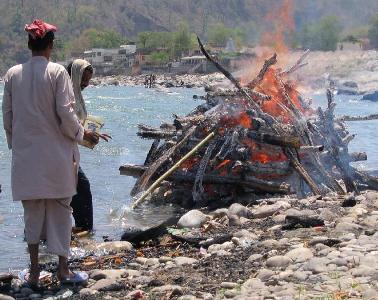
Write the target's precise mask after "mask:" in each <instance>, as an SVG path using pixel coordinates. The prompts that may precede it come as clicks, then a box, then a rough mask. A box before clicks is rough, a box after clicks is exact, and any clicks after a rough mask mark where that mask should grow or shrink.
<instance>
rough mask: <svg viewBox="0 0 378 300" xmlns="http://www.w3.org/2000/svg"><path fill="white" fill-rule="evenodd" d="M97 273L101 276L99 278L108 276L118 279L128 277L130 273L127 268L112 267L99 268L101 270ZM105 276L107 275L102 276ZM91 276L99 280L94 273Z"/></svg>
mask: <svg viewBox="0 0 378 300" xmlns="http://www.w3.org/2000/svg"><path fill="white" fill-rule="evenodd" d="M97 275H98V276H99V277H100V278H99V279H105V278H107V279H112V280H117V279H121V278H126V277H127V276H128V273H127V270H126V269H110V270H99V272H97ZM95 276H96V274H95ZM103 276H105V277H104V278H102V277H103ZM90 278H92V279H95V280H99V279H96V278H94V277H93V273H92V274H91V276H90Z"/></svg>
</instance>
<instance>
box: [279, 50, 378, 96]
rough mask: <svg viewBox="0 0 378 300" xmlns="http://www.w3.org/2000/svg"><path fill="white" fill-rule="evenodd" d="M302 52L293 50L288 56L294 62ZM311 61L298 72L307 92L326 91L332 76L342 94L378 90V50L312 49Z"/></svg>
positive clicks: (298, 77) (307, 60)
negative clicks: (325, 87) (328, 50)
mask: <svg viewBox="0 0 378 300" xmlns="http://www.w3.org/2000/svg"><path fill="white" fill-rule="evenodd" d="M300 55H301V53H300V52H294V53H291V54H290V55H289V56H288V57H287V59H286V60H287V61H289V64H288V65H290V64H291V63H293V62H294V61H295V60H296V59H298V57H299V56H300ZM305 61H306V62H307V63H308V64H307V65H305V66H304V67H303V68H301V69H299V70H298V71H296V72H295V73H294V75H295V76H297V79H298V80H299V81H300V82H302V84H301V85H302V86H305V87H306V91H308V92H314V91H318V90H321V91H322V90H324V86H325V84H326V80H328V79H332V80H333V81H334V82H335V84H336V87H337V88H339V89H340V91H341V92H342V93H344V92H345V93H347V94H348V93H352V94H365V93H370V92H373V91H376V90H378V52H377V51H376V50H370V51H362V50H361V51H348V50H344V51H335V52H321V51H314V52H310V54H309V55H308V57H307V58H306V59H305ZM286 63H287V62H286Z"/></svg>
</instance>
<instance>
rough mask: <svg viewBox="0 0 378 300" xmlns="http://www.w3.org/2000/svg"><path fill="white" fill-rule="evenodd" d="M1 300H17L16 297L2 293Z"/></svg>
mask: <svg viewBox="0 0 378 300" xmlns="http://www.w3.org/2000/svg"><path fill="white" fill-rule="evenodd" d="M0 300H15V299H14V298H13V297H11V296H7V295H4V294H0Z"/></svg>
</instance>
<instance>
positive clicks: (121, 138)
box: [0, 85, 378, 272]
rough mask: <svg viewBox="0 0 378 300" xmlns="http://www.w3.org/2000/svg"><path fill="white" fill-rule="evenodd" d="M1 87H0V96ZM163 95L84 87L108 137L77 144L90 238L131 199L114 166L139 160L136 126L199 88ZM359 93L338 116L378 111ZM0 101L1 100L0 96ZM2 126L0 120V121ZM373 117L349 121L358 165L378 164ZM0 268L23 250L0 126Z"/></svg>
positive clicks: (154, 121)
mask: <svg viewBox="0 0 378 300" xmlns="http://www.w3.org/2000/svg"><path fill="white" fill-rule="evenodd" d="M2 90H3V87H2V86H1V85H0V97H1V98H2ZM171 92H172V93H165V92H161V91H158V90H154V89H145V88H144V87H120V86H119V87H113V86H112V87H110V86H107V87H89V88H87V89H86V90H85V91H84V98H85V99H86V101H87V106H88V111H89V112H90V113H91V114H93V115H96V116H102V117H103V118H104V119H105V122H106V123H105V127H104V129H103V131H104V132H108V133H109V134H111V135H112V137H113V140H111V141H110V142H109V143H105V142H102V143H100V144H99V145H98V146H97V147H96V148H95V149H94V150H89V149H86V148H81V157H82V161H81V166H82V168H83V170H84V171H85V173H86V175H87V177H88V178H89V180H90V182H91V187H92V193H93V202H94V218H95V229H96V233H95V239H98V240H101V239H102V236H104V235H114V233H118V232H120V230H119V228H117V227H116V226H114V223H113V222H112V221H111V215H113V214H115V212H116V211H117V210H122V207H124V206H127V205H128V204H129V203H130V195H129V192H130V190H131V188H132V186H133V184H134V182H135V179H133V178H130V177H126V176H120V175H119V171H118V168H119V166H120V165H122V164H124V163H135V164H137V163H143V161H144V159H145V156H146V153H147V151H148V150H149V147H150V145H151V141H148V140H142V139H140V138H139V137H137V136H136V132H137V124H138V123H145V124H148V125H152V126H158V125H159V124H160V123H161V122H162V121H171V120H172V114H173V113H176V114H181V115H184V114H186V113H188V112H189V111H190V110H192V109H193V108H194V107H196V106H197V105H199V104H200V103H201V100H193V99H192V96H193V94H197V95H199V94H203V93H204V92H203V91H202V90H199V89H171ZM313 97H314V105H315V106H317V105H322V106H323V107H324V106H325V103H326V101H325V96H323V95H314V96H313ZM358 99H359V97H351V96H347V97H346V96H343V97H337V103H338V106H337V109H336V113H337V114H350V115H366V114H371V113H378V103H373V102H369V101H358ZM0 101H1V100H0ZM0 125H1V128H2V121H0ZM377 125H378V121H364V122H350V124H349V128H350V132H352V133H357V134H358V136H357V137H356V138H355V140H354V141H352V143H351V145H350V150H351V151H366V152H367V153H368V161H367V162H364V163H359V167H361V168H364V169H367V170H371V171H372V170H376V168H377V166H378V147H377V146H378V139H377V136H378V132H377V129H378V126H377ZM0 184H1V185H2V193H1V194H0V245H1V246H0V272H2V271H8V270H17V269H20V268H23V267H26V266H27V262H28V254H27V251H26V244H25V243H24V242H23V220H22V206H21V204H20V203H19V202H13V201H12V200H11V191H10V153H9V151H8V149H7V147H6V142H5V134H4V131H3V130H0Z"/></svg>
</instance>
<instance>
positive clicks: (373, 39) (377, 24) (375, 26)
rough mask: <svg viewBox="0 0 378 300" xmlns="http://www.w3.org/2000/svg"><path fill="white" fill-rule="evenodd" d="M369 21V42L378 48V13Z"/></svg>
mask: <svg viewBox="0 0 378 300" xmlns="http://www.w3.org/2000/svg"><path fill="white" fill-rule="evenodd" d="M369 23H370V27H369V31H368V37H369V40H370V43H371V45H372V46H373V47H374V48H378V13H377V14H376V15H375V16H374V17H373V18H371V20H370V22H369Z"/></svg>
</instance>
